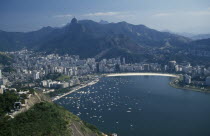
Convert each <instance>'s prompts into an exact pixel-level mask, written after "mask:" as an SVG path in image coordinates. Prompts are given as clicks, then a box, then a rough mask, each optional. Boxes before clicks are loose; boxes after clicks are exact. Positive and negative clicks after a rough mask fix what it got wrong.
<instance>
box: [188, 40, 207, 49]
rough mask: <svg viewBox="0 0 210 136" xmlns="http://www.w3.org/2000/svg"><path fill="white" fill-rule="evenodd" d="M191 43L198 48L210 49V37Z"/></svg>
mask: <svg viewBox="0 0 210 136" xmlns="http://www.w3.org/2000/svg"><path fill="white" fill-rule="evenodd" d="M191 45H192V47H193V48H196V49H201V50H205V51H210V38H208V39H202V40H196V41H193V42H192V43H191Z"/></svg>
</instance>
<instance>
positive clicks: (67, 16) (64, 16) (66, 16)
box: [54, 14, 73, 18]
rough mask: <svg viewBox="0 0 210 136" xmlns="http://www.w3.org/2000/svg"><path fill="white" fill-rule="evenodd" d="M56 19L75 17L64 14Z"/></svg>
mask: <svg viewBox="0 0 210 136" xmlns="http://www.w3.org/2000/svg"><path fill="white" fill-rule="evenodd" d="M54 17H55V18H69V17H73V15H71V14H64V15H55V16H54Z"/></svg>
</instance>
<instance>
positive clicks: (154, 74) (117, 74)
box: [106, 73, 179, 77]
mask: <svg viewBox="0 0 210 136" xmlns="http://www.w3.org/2000/svg"><path fill="white" fill-rule="evenodd" d="M106 76H107V77H115V76H168V77H179V76H178V75H175V74H164V73H116V74H106Z"/></svg>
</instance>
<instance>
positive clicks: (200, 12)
mask: <svg viewBox="0 0 210 136" xmlns="http://www.w3.org/2000/svg"><path fill="white" fill-rule="evenodd" d="M187 14H189V15H193V16H206V15H210V11H192V12H187Z"/></svg>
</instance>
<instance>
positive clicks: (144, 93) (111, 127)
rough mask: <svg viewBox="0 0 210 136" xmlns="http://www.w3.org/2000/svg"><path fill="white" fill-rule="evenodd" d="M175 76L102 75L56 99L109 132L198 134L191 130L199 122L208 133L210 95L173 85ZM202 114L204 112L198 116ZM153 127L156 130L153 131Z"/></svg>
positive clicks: (198, 124) (203, 131) (60, 103)
mask: <svg viewBox="0 0 210 136" xmlns="http://www.w3.org/2000/svg"><path fill="white" fill-rule="evenodd" d="M173 78H174V77H168V76H166V77H165V76H151V75H150V76H113V77H111V76H110V77H102V78H101V79H100V81H98V82H97V83H95V84H91V85H89V86H85V87H83V88H80V89H78V90H75V91H74V92H72V93H70V94H66V95H65V96H62V97H61V99H58V100H56V101H55V102H56V103H57V104H59V105H62V106H63V107H65V108H66V109H68V110H69V111H71V112H73V113H74V114H76V115H77V116H79V117H80V118H81V119H83V120H85V121H87V122H90V123H92V124H94V125H96V126H98V128H99V129H100V130H101V131H103V132H105V133H110V132H116V133H117V134H119V135H122V136H126V135H129V134H132V136H138V135H139V134H142V135H154V134H159V135H161V134H163V135H169V134H170V135H172V136H173V135H174V136H175V135H180V132H182V133H183V134H185V135H189V134H190V135H191V136H196V132H193V131H192V132H191V131H187V130H192V128H193V127H195V126H193V125H192V122H193V124H197V127H198V128H197V132H199V133H201V132H202V133H203V134H204V135H203V136H205V134H206V133H209V129H207V128H206V127H205V126H204V124H209V125H210V118H209V114H210V110H209V108H208V106H207V105H206V103H209V102H210V99H209V98H210V95H208V94H204V93H199V92H193V91H192V92H187V91H184V90H180V89H176V88H172V87H171V86H170V85H168V83H169V82H170V81H171V80H172V79H173ZM204 111H205V112H204ZM175 113H178V114H175ZM200 113H204V114H203V116H202V117H201V118H200V119H198V116H199V114H200ZM177 115H179V116H180V118H179V119H177ZM165 118H167V120H165ZM174 121H175V122H176V123H173V122H174ZM183 121H184V122H183ZM160 124H161V125H160ZM168 124H170V125H168ZM186 126H187V127H186ZM206 126H208V125H206ZM151 127H152V128H153V129H154V131H153V132H151V131H149V130H150V128H151ZM183 127H186V131H183V129H182V128H183ZM165 128H167V130H166V129H165ZM172 132H173V134H172ZM197 134H198V133H197Z"/></svg>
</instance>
